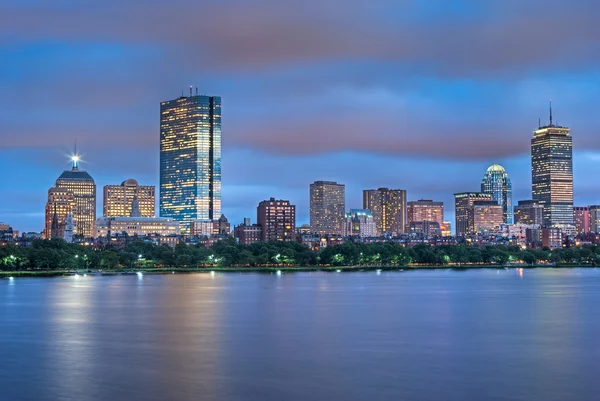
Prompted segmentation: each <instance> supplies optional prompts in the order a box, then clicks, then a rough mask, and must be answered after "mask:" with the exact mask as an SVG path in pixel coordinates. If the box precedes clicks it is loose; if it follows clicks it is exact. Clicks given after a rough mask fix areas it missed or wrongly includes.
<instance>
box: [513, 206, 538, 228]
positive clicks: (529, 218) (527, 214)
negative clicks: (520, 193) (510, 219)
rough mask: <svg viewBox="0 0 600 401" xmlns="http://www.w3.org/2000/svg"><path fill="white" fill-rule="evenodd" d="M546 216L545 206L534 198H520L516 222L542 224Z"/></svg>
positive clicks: (516, 207)
mask: <svg viewBox="0 0 600 401" xmlns="http://www.w3.org/2000/svg"><path fill="white" fill-rule="evenodd" d="M543 217H544V207H543V206H542V205H541V204H540V203H539V202H537V201H534V200H520V201H519V204H518V205H517V206H515V224H527V225H532V224H533V225H537V226H541V225H542V223H543Z"/></svg>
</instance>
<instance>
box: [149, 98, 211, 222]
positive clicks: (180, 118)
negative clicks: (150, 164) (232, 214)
mask: <svg viewBox="0 0 600 401" xmlns="http://www.w3.org/2000/svg"><path fill="white" fill-rule="evenodd" d="M160 216H161V217H167V218H172V219H175V220H178V221H179V222H181V223H182V228H183V230H184V231H187V230H188V229H189V225H190V223H191V222H192V221H194V220H215V219H218V218H219V216H221V98H220V97H217V96H203V95H198V94H196V96H192V93H191V89H190V96H189V97H185V96H181V97H179V98H177V99H175V100H169V101H166V102H161V104H160Z"/></svg>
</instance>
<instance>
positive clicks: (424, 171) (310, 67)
mask: <svg viewBox="0 0 600 401" xmlns="http://www.w3.org/2000/svg"><path fill="white" fill-rule="evenodd" d="M34 2H35V1H34ZM36 3H37V2H36ZM177 4H179V5H181V7H166V6H165V5H164V4H159V3H158V2H147V3H146V4H144V7H137V6H132V5H131V4H129V3H128V4H125V5H123V4H120V3H116V2H114V0H108V1H107V2H104V3H103V5H104V6H106V7H101V8H100V9H99V10H95V11H94V10H89V9H87V8H86V7H85V6H84V5H83V4H72V5H70V6H69V7H65V8H64V9H62V10H60V11H58V10H53V9H51V7H50V6H49V5H47V4H43V2H41V3H39V4H37V7H30V5H31V2H28V4H27V5H25V4H19V3H18V2H10V5H6V4H4V5H2V6H0V11H1V12H0V15H2V16H3V17H4V19H3V24H0V31H1V32H3V33H5V35H4V37H10V38H11V39H10V41H7V42H5V43H3V44H1V46H2V51H3V55H6V58H5V59H6V60H7V61H8V62H7V63H5V64H4V65H3V67H2V73H1V74H0V86H1V87H2V88H3V94H4V96H3V99H2V100H0V102H3V103H2V107H0V113H1V114H0V116H1V118H0V121H1V122H2V123H1V125H0V135H1V136H2V141H0V169H2V171H6V172H10V174H5V175H4V176H3V178H2V180H1V184H2V185H0V199H2V202H1V203H0V220H2V221H4V222H7V223H10V224H12V225H13V226H15V227H18V228H19V229H20V230H21V231H40V230H41V229H42V227H43V226H42V224H41V221H42V219H43V218H42V216H41V214H42V211H41V210H42V209H43V206H44V203H45V199H44V198H45V196H41V195H40V194H42V193H44V192H45V191H47V188H48V187H49V186H51V185H52V181H53V178H54V177H52V174H50V173H49V172H50V171H61V170H63V169H64V167H66V166H67V163H66V161H65V160H64V159H63V156H64V154H65V153H67V152H68V148H69V147H70V144H71V143H72V142H73V140H74V139H75V138H77V139H78V140H79V142H80V146H81V149H82V150H83V151H84V154H83V156H84V161H85V162H86V163H85V164H82V165H83V166H84V167H85V169H86V170H87V171H89V172H90V174H92V176H93V177H94V179H95V180H96V182H97V183H98V185H99V186H100V187H102V186H103V185H107V184H111V183H118V182H122V181H123V180H125V179H127V178H129V177H136V179H138V180H139V181H140V182H144V183H145V184H148V185H154V186H156V187H157V188H158V186H159V182H158V179H157V177H158V171H159V162H158V159H157V157H156V150H157V146H158V145H157V143H156V136H157V132H158V130H157V113H158V111H157V110H158V103H159V102H160V101H162V100H164V99H173V98H175V97H177V96H179V95H180V94H181V91H182V90H183V91H184V93H185V92H187V90H188V86H189V85H190V84H194V86H199V89H200V91H201V93H206V94H218V95H220V96H222V98H223V99H224V104H225V106H224V107H226V116H227V118H226V121H225V122H224V126H223V131H224V134H225V136H224V139H223V141H224V143H223V145H224V153H223V184H224V190H223V202H224V203H223V211H224V212H225V213H226V215H227V217H228V218H229V219H230V221H232V222H239V221H241V220H242V219H243V217H245V216H246V215H247V214H248V210H252V209H253V207H254V206H255V203H256V202H257V201H260V200H261V199H264V198H266V197H270V196H274V197H276V198H284V199H290V200H291V201H292V202H294V203H295V204H296V205H297V207H298V222H299V224H300V223H308V197H307V196H306V185H307V183H310V182H313V181H314V180H315V179H328V180H332V181H336V182H341V183H345V184H346V185H347V188H346V191H347V194H348V195H347V199H346V203H347V206H348V207H360V206H361V195H360V192H361V191H362V190H363V189H364V188H378V187H389V188H406V189H407V191H408V196H409V200H416V199H421V198H424V199H434V200H439V201H443V202H444V204H446V205H451V204H452V202H453V198H452V194H453V193H455V192H459V191H470V190H475V189H476V186H475V187H474V186H473V183H477V182H478V181H479V180H480V179H481V174H482V172H483V171H485V168H486V167H487V166H489V165H490V164H491V163H494V162H495V163H498V164H501V165H502V166H504V167H505V168H506V170H507V171H509V172H510V175H511V180H512V183H513V200H514V202H515V203H516V202H517V201H518V200H520V199H530V198H531V196H530V194H529V193H530V190H531V181H530V180H531V177H530V171H529V165H530V155H529V148H530V143H529V141H530V136H531V132H532V130H534V129H535V128H537V127H538V124H537V122H538V118H542V119H543V120H545V119H547V100H548V99H550V98H552V99H553V100H554V104H555V116H554V117H555V120H556V121H557V122H558V123H560V124H564V125H568V126H569V127H570V128H571V129H572V134H573V149H574V158H573V160H574V176H575V181H574V185H575V188H574V193H575V205H590V204H598V203H600V199H599V198H598V191H597V185H596V184H595V182H596V177H595V174H594V170H595V168H596V166H597V164H598V162H599V161H600V138H599V137H598V136H597V135H596V127H597V125H598V124H597V121H596V117H595V115H596V113H595V104H597V100H598V99H597V96H598V95H597V94H598V93H599V92H600V91H599V89H600V78H598V75H597V74H596V68H597V67H596V66H597V57H598V56H597V52H596V51H594V49H595V46H596V41H595V40H594V39H593V38H595V37H597V35H596V33H597V32H598V27H597V24H596V23H595V20H594V19H593V18H592V16H593V15H595V11H596V10H597V7H598V6H597V5H595V4H592V3H590V2H588V1H585V0H579V1H575V2H571V3H569V4H566V3H565V4H560V3H557V2H551V4H544V6H543V7H540V3H539V2H538V1H534V0H529V1H527V0H525V1H521V2H519V7H511V5H514V4H513V2H512V1H509V2H508V4H507V2H505V1H504V2H499V1H496V2H494V1H491V2H476V1H472V0H470V1H464V2H460V3H456V4H455V3H452V4H450V3H448V2H433V3H427V4H419V3H418V2H417V3H412V4H405V3H401V4H400V3H399V2H391V1H390V2H388V1H383V2H381V3H378V7H372V6H369V5H368V4H366V3H365V2H362V1H358V0H351V1H350V2H341V1H330V2H327V4H328V6H326V7H322V6H320V3H316V2H311V1H309V3H308V4H306V3H305V4H304V5H303V6H302V7H305V6H310V5H315V6H316V5H319V6H318V7H315V11H314V12H312V13H310V15H308V14H307V13H306V12H304V11H302V9H301V7H300V6H299V5H294V4H273V2H271V1H257V2H255V4H253V6H252V7H250V6H249V5H248V4H237V3H236V6H235V7H232V3H231V2H230V0H226V1H224V2H220V3H217V4H212V5H211V6H210V7H209V10H208V11H210V12H214V13H215V15H220V16H222V18H224V20H222V21H221V23H217V22H216V21H209V23H207V24H206V25H204V24H201V26H198V24H194V23H192V22H193V18H192V16H194V15H198V12H200V11H202V12H205V11H206V10H204V9H201V8H200V6H199V5H197V4H192V3H189V2H183V3H182V4H180V3H179V2H178V3H177ZM113 7H114V9H118V10H119V17H118V18H117V20H115V13H114V12H113V10H114V9H113ZM267 10H268V13H267V12H266V11H267ZM266 14H268V15H270V16H271V17H270V18H269V19H268V21H265V20H264V18H265V17H264V15H266ZM532 15H535V17H536V19H537V20H538V21H543V22H544V23H546V24H548V26H571V27H575V29H572V30H570V31H569V32H568V34H564V32H562V31H560V30H549V31H548V32H545V33H544V34H543V35H542V34H541V33H539V32H536V31H535V30H532V29H531V21H532V19H531V17H532ZM157 16H160V17H161V18H164V20H165V21H179V23H178V24H177V25H176V26H172V27H170V28H169V29H168V30H167V29H165V27H166V26H168V25H169V24H165V25H160V26H155V24H150V23H149V22H148V21H155V20H156V18H157ZM242 16H243V18H241V17H242ZM382 16H383V18H382ZM472 17H476V18H472ZM21 18H26V19H23V20H27V21H30V22H31V25H32V29H27V30H24V29H22V24H17V21H21ZM240 20H242V21H244V23H243V24H238V23H236V21H240ZM315 20H317V21H319V23H318V24H314V21H315ZM186 21H187V22H189V24H186ZM274 21H278V22H277V23H274ZM357 21H360V28H361V29H359V30H357V29H355V28H356V22H357ZM399 22H400V23H399ZM313 25H316V27H315V29H310V30H309V29H306V28H307V27H310V26H313ZM82 26H83V27H85V29H80V28H81V27H82ZM252 27H257V29H256V30H252V29H250V28H252ZM350 27H352V28H353V29H349V28H350ZM355 31H361V32H362V33H361V34H360V35H359V34H358V33H357V32H355ZM74 32H77V34H74ZM348 32H349V33H348ZM348 35H350V37H349V36H348ZM273 37H277V38H278V41H277V43H275V42H273V41H272V40H269V38H273ZM408 38H417V39H418V40H408ZM473 38H481V40H473ZM349 43H356V44H365V45H364V46H363V45H353V46H349V45H348V44H349ZM367 44H368V45H367ZM372 44H376V45H372ZM457 49H460V50H461V51H457ZM539 60H544V62H543V63H540V62H539ZM366 110H369V112H365V111H366ZM90 121H93V122H94V123H93V124H90ZM17 166H18V167H17ZM281 166H290V169H291V171H290V170H287V171H286V169H282V168H281ZM315 166H328V167H330V171H328V172H327V174H315V170H314V169H315ZM415 168H417V171H415ZM40 171H43V173H39V172H40ZM47 172H48V173H47ZM265 172H268V174H265ZM440 176H441V177H442V179H440ZM475 185H476V184H475ZM451 209H452V208H451V207H447V211H446V213H447V215H446V219H447V220H449V221H454V216H453V212H452V210H451ZM98 215H99V213H98Z"/></svg>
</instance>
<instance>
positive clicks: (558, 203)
mask: <svg viewBox="0 0 600 401" xmlns="http://www.w3.org/2000/svg"><path fill="white" fill-rule="evenodd" d="M572 143H573V141H572V138H571V131H570V129H569V128H567V127H561V126H558V125H554V124H553V123H552V108H550V124H549V125H547V126H545V127H539V128H538V129H537V130H535V131H534V132H533V138H532V139H531V177H532V187H531V191H532V194H533V200H535V201H538V202H539V203H540V205H542V206H543V207H544V218H543V225H544V226H546V227H551V226H554V225H572V224H573V145H572Z"/></svg>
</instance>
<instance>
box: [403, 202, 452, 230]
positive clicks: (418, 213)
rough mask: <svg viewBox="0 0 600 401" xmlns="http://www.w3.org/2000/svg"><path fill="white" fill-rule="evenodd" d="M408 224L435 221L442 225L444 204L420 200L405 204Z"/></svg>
mask: <svg viewBox="0 0 600 401" xmlns="http://www.w3.org/2000/svg"><path fill="white" fill-rule="evenodd" d="M406 209H407V214H408V224H409V225H410V224H411V223H414V222H417V221H435V222H437V223H438V225H440V226H441V225H442V224H443V223H444V202H434V201H432V200H426V199H421V200H418V201H410V202H408V203H407V204H406Z"/></svg>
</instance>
